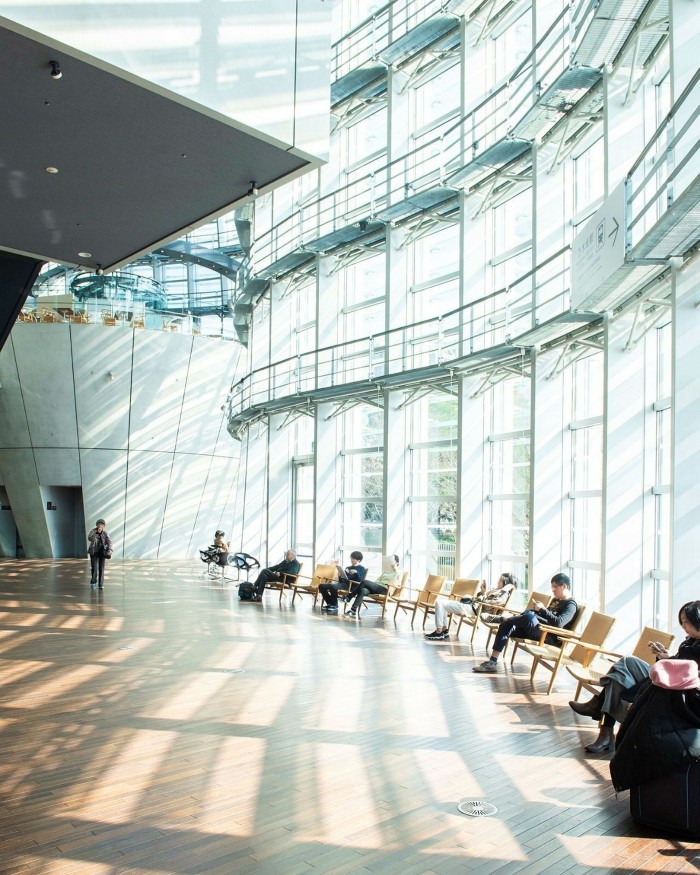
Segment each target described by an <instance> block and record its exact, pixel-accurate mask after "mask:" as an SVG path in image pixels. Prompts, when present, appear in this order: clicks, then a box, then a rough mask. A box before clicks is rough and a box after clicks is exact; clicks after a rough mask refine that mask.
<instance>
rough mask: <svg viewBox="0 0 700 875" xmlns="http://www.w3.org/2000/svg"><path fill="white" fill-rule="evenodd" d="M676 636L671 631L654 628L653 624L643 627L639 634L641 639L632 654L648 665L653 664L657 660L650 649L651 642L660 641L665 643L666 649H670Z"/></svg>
mask: <svg viewBox="0 0 700 875" xmlns="http://www.w3.org/2000/svg"><path fill="white" fill-rule="evenodd" d="M675 637H676V636H675V635H673V634H671V632H662V631H661V630H660V629H654V628H653V627H652V626H645V627H644V628H643V629H642V634H641V635H640V636H639V640H638V641H637V643H636V645H635V647H634V650H633V651H632V656H636V657H637V659H641V660H643V661H644V662H646V663H647V664H648V665H652V663H653V662H655V661H656V657H655V656H654V654H653V653H652V652H651V650H649V645H650V644H651V642H652V641H658V642H659V644H663V646H664V647H665V648H666V650H670V649H671V645H672V644H673V639H674V638H675Z"/></svg>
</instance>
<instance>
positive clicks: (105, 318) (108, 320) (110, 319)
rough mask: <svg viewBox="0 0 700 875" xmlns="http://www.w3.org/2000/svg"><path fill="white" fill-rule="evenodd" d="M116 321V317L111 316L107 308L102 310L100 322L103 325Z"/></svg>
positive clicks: (114, 323)
mask: <svg viewBox="0 0 700 875" xmlns="http://www.w3.org/2000/svg"><path fill="white" fill-rule="evenodd" d="M117 322H118V320H117V317H116V316H113V315H112V313H110V311H109V310H103V311H102V324H103V325H116V324H117Z"/></svg>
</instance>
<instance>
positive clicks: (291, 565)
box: [252, 550, 300, 602]
mask: <svg viewBox="0 0 700 875" xmlns="http://www.w3.org/2000/svg"><path fill="white" fill-rule="evenodd" d="M299 567H300V566H299V563H298V562H297V554H296V553H295V552H294V550H287V552H286V553H285V554H284V562H280V563H279V565H272V566H270V568H263V570H262V571H261V572H260V574H259V575H258V579H257V580H256V581H255V595H254V596H253V599H252V600H253V601H254V602H260V601H262V596H263V592H264V591H265V584H266V583H269V582H270V581H271V580H281V579H282V575H283V574H299Z"/></svg>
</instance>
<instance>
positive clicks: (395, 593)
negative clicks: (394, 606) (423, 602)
mask: <svg viewBox="0 0 700 875" xmlns="http://www.w3.org/2000/svg"><path fill="white" fill-rule="evenodd" d="M407 583H408V571H402V572H401V574H400V575H399V581H398V583H395V584H390V585H389V587H388V588H387V589H388V595H390V596H391V597H392V598H393V599H399V598H401V593H402V592H403V588H404V587H405V586H406V584H407Z"/></svg>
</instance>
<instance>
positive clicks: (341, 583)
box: [318, 550, 367, 614]
mask: <svg viewBox="0 0 700 875" xmlns="http://www.w3.org/2000/svg"><path fill="white" fill-rule="evenodd" d="M363 558H364V557H363V556H362V553H360V551H359V550H353V551H352V553H351V554H350V565H348V567H347V568H346V569H345V571H343V569H342V568H339V569H338V580H329V581H327V582H326V583H322V584H321V585H320V586H319V588H318V591H319V592H320V593H321V597H322V598H323V602H324V604H323V605H322V606H321V610H322V611H328V613H329V614H337V613H338V590H339V589H340V588H341V587H342V588H343V589H345V588H347V589H348V590H350V592H354V590H355V588H356V587H357V585H358V584H360V583H362V581H363V580H364V579H365V576H366V575H367V569H366V568H365V567H364V565H360V562H362V559H363Z"/></svg>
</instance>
